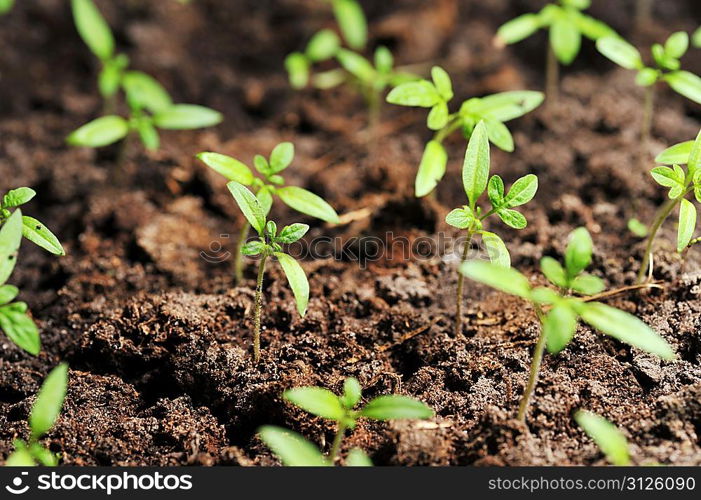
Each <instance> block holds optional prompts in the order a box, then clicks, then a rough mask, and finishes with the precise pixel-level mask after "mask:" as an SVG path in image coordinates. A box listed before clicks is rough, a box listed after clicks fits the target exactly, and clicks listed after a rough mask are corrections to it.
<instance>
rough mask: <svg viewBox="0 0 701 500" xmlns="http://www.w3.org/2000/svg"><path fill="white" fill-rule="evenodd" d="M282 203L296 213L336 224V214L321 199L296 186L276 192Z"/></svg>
mask: <svg viewBox="0 0 701 500" xmlns="http://www.w3.org/2000/svg"><path fill="white" fill-rule="evenodd" d="M277 195H278V196H279V197H280V199H281V200H282V202H283V203H284V204H285V205H287V206H288V207H291V208H293V209H295V210H297V211H298V212H301V213H303V214H306V215H310V216H312V217H316V218H317V219H321V220H323V221H326V222H330V223H332V224H338V222H339V219H338V214H337V213H336V211H335V210H334V209H333V207H332V206H331V205H329V204H328V203H326V202H325V201H324V200H323V198H321V197H320V196H317V195H315V194H314V193H312V192H311V191H307V190H306V189H303V188H301V187H297V186H286V187H283V188H280V189H278V190H277Z"/></svg>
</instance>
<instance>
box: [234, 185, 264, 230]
mask: <svg viewBox="0 0 701 500" xmlns="http://www.w3.org/2000/svg"><path fill="white" fill-rule="evenodd" d="M226 186H227V187H228V188H229V191H230V192H231V194H232V196H233V197H234V200H236V203H237V204H238V206H239V209H241V212H242V213H243V215H244V217H246V220H247V221H248V223H249V224H250V225H251V227H253V229H255V230H256V232H257V233H258V234H259V235H260V236H263V229H264V228H265V212H264V210H263V207H261V205H260V202H259V201H258V199H257V198H256V197H255V196H254V195H253V193H251V192H250V191H249V190H248V189H247V188H246V187H245V186H243V185H242V184H239V183H238V182H236V181H231V182H229V183H228V184H227V185H226Z"/></svg>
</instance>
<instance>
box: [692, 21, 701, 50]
mask: <svg viewBox="0 0 701 500" xmlns="http://www.w3.org/2000/svg"><path fill="white" fill-rule="evenodd" d="M691 43H692V44H693V45H694V47H696V48H699V47H701V26H699V27H698V28H696V31H694V34H693V35H691Z"/></svg>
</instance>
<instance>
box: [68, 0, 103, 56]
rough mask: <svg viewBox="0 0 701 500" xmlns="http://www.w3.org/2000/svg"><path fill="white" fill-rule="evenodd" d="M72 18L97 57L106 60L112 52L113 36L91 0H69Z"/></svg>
mask: <svg viewBox="0 0 701 500" xmlns="http://www.w3.org/2000/svg"><path fill="white" fill-rule="evenodd" d="M71 5H72V7H73V20H74V21H75V26H76V28H77V29H78V33H79V34H80V37H81V38H82V39H83V41H84V42H85V45H87V46H88V48H89V49H90V51H91V52H92V53H93V54H95V55H96V56H97V57H98V58H99V59H101V60H103V61H107V60H108V59H110V58H111V57H112V54H113V53H114V37H113V36H112V31H111V30H110V27H109V25H108V24H107V21H105V18H104V17H102V14H100V11H99V10H98V9H97V7H96V6H95V4H94V3H93V1H92V0H71Z"/></svg>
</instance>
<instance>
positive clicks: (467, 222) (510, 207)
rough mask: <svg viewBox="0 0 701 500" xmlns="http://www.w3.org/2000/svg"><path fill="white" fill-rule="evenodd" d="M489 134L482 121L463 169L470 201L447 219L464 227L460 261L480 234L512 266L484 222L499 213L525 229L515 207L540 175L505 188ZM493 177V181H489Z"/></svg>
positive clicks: (458, 319) (529, 195)
mask: <svg viewBox="0 0 701 500" xmlns="http://www.w3.org/2000/svg"><path fill="white" fill-rule="evenodd" d="M489 168H490V160H489V138H488V131H487V126H486V125H485V122H479V123H478V124H477V126H476V127H475V130H474V131H473V133H472V137H470V141H469V143H468V145H467V151H466V153H465V163H464V165H463V170H462V181H463V188H464V189H465V194H467V199H468V202H469V204H468V205H465V206H463V207H462V208H456V209H455V210H453V211H451V212H450V213H449V214H448V215H447V216H446V218H445V221H446V222H447V223H448V224H450V225H451V226H453V227H455V228H457V229H464V230H465V232H466V235H465V247H464V249H463V253H462V258H461V260H460V264H462V263H463V262H465V260H466V259H467V257H468V252H469V250H470V242H471V241H472V238H473V237H474V236H476V235H480V236H481V237H482V241H483V242H484V244H485V246H486V248H487V253H488V254H489V258H490V260H491V261H492V262H493V263H495V264H497V265H500V266H503V267H506V268H508V267H510V266H511V258H510V256H509V251H508V250H507V248H506V245H505V244H504V242H503V241H502V239H501V238H500V237H499V236H498V235H496V234H495V233H492V232H489V231H485V230H484V228H483V222H484V220H485V219H487V218H488V217H489V216H491V215H496V216H498V217H499V218H500V219H501V220H502V222H504V224H506V225H507V226H509V227H512V228H514V229H523V228H525V227H526V225H527V221H526V218H525V217H524V216H523V215H522V214H521V213H520V212H517V211H516V210H514V208H515V207H518V206H521V205H524V204H526V203H528V202H529V201H531V200H532V199H533V197H534V196H535V193H536V191H537V190H538V177H536V176H535V175H533V174H529V175H526V176H524V177H521V178H520V179H518V180H517V181H516V182H514V184H513V185H512V186H511V189H509V192H508V193H505V190H504V181H503V180H502V179H501V177H499V176H498V175H493V176H492V177H491V179H490V178H489ZM488 180H489V182H487V181H488ZM485 191H487V194H488V196H489V201H490V203H491V205H492V208H491V209H490V210H485V211H484V212H483V210H482V207H479V206H477V202H478V200H479V199H480V197H481V196H482V195H483V194H484V192H485ZM463 284H464V276H463V275H462V273H458V287H457V291H456V308H455V334H456V335H462V303H463Z"/></svg>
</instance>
